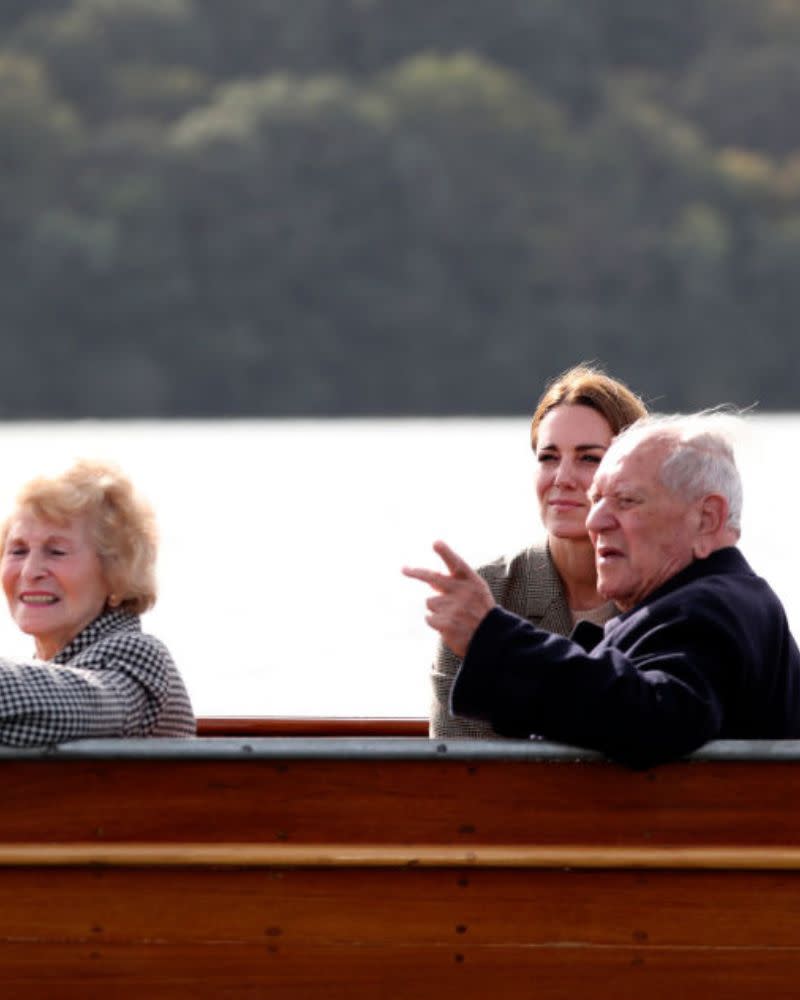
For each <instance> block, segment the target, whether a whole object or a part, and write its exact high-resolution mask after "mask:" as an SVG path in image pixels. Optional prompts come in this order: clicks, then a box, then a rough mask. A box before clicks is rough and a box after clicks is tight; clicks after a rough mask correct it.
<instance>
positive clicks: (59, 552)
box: [0, 509, 109, 660]
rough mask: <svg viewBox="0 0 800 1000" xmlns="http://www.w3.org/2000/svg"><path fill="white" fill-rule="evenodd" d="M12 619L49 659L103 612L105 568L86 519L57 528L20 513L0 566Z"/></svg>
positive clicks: (32, 515) (13, 523)
mask: <svg viewBox="0 0 800 1000" xmlns="http://www.w3.org/2000/svg"><path fill="white" fill-rule="evenodd" d="M0 575H2V580H3V590H4V591H5V595H6V600H7V601H8V606H9V610H10V611H11V616H12V618H13V619H14V621H15V622H16V623H17V625H18V626H19V628H20V629H21V630H22V631H23V632H25V633H27V634H28V635H32V636H33V637H34V639H35V641H36V652H37V655H38V656H40V657H41V658H42V659H47V660H49V659H51V658H52V657H53V656H55V654H56V653H57V652H58V651H59V650H60V649H63V648H64V646H66V645H67V644H68V643H69V642H70V641H71V640H72V639H74V638H75V636H76V635H77V634H78V633H79V632H81V631H82V630H83V629H84V628H85V627H86V626H87V625H88V624H89V623H90V622H91V621H93V620H94V619H95V618H96V617H97V616H98V615H99V614H100V612H101V611H102V610H103V608H104V607H105V605H106V600H107V598H108V591H109V588H108V585H107V583H106V579H105V574H104V573H103V567H102V564H101V562H100V557H99V556H98V554H97V552H96V550H95V548H94V545H93V544H92V541H91V539H90V536H89V526H88V523H87V521H86V519H85V518H83V517H76V518H72V519H71V520H69V521H67V522H66V523H65V524H55V523H53V522H51V521H46V520H43V519H42V518H39V517H36V515H35V514H33V513H32V512H31V511H29V510H25V509H22V510H19V511H17V513H16V514H15V515H14V516H13V517H12V519H11V523H10V525H9V530H8V534H7V536H6V544H5V548H4V549H3V553H2V559H1V560H0Z"/></svg>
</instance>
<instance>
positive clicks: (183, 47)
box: [0, 0, 800, 417]
mask: <svg viewBox="0 0 800 1000" xmlns="http://www.w3.org/2000/svg"><path fill="white" fill-rule="evenodd" d="M0 7H2V9H0V27H2V28H3V35H2V38H3V44H2V46H0V261H1V262H2V267H0V303H1V304H2V318H3V326H2V344H3V348H4V359H5V362H6V363H5V365H3V366H2V368H0V389H1V390H2V391H0V416H5V417H43V416H81V415H121V416H135V415H152V416H166V415H180V416H183V415H218V414H240V415H251V414H252V415H303V414H309V415H315V414H318V415H321V414H386V413H393V414H410V413H435V414H446V413H517V412H525V411H528V410H530V408H531V406H532V404H533V401H534V400H535V398H536V396H537V395H538V393H539V392H540V390H541V388H542V385H543V383H544V382H545V380H546V379H547V378H548V377H550V376H552V375H553V374H555V373H556V372H557V371H559V370H561V369H563V368H565V367H567V366H568V365H570V364H573V363H575V362H576V361H578V360H581V359H596V360H599V361H601V362H603V363H605V364H606V365H607V367H608V368H609V369H610V370H611V371H613V372H614V373H615V374H619V375H621V376H622V377H624V378H627V379H628V380H630V382H631V383H632V384H633V385H634V386H635V387H636V388H637V389H638V390H640V391H641V392H642V394H643V395H645V396H646V397H647V398H649V399H651V400H653V401H654V402H655V403H656V405H657V406H659V407H661V408H665V409H675V408H688V407H699V406H708V405H713V404H715V403H719V402H722V401H730V402H735V403H739V404H742V405H748V404H751V403H753V402H755V401H758V402H760V403H761V405H762V406H763V407H764V408H769V407H774V408H778V407H780V408H797V406H798V399H797V396H796V393H795V382H796V375H795V372H796V370H797V366H798V361H800V358H799V357H798V355H799V354H800V338H798V337H797V336H796V335H795V334H794V332H793V325H794V317H795V315H796V314H797V312H798V308H800V281H798V278H797V275H798V272H799V271H800V133H798V131H797V127H796V124H795V119H796V111H795V109H796V107H797V106H798V101H799V100H800V70H799V69H798V67H800V3H796V2H789V0H761V2H760V3H758V4H755V3H752V2H751V0H675V2H673V3H672V4H668V5H663V4H662V5H655V4H652V3H647V2H642V0H570V2H564V0H471V2H464V0H441V2H438V3H433V4H431V3H430V2H429V0H425V2H422V0H402V2H401V0H294V2H292V3H288V2H286V0H224V2H222V0H73V2H67V0H64V2H60V3H59V2H55V0H53V2H50V3H47V2H38V3H34V2H32V0H27V2H26V3H25V4H19V3H6V4H3V5H0ZM795 298H797V299H798V302H795Z"/></svg>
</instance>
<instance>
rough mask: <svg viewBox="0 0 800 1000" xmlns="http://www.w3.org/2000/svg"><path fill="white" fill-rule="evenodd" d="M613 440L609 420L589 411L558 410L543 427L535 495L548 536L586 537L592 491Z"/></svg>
mask: <svg viewBox="0 0 800 1000" xmlns="http://www.w3.org/2000/svg"><path fill="white" fill-rule="evenodd" d="M611 438H612V434H611V427H610V426H609V425H608V422H607V421H606V418H605V417H604V416H603V415H602V414H601V413H598V411H597V410H593V409H592V408H591V407H590V406H581V405H575V406H567V405H562V406H556V407H555V408H554V409H552V410H550V412H549V413H548V414H547V415H546V416H545V417H544V419H543V420H542V422H541V423H540V424H539V433H538V435H537V439H536V496H537V497H538V500H539V510H540V513H541V517H542V523H543V524H544V526H545V528H546V529H547V533H548V534H549V535H551V536H555V537H557V538H577V539H580V538H586V537H587V534H586V515H587V514H588V513H589V499H588V497H587V490H588V489H589V486H590V484H591V482H592V478H593V477H594V474H595V472H596V471H597V467H598V465H599V464H600V459H601V458H602V457H603V455H604V454H605V452H606V449H607V448H608V446H609V444H610V443H611Z"/></svg>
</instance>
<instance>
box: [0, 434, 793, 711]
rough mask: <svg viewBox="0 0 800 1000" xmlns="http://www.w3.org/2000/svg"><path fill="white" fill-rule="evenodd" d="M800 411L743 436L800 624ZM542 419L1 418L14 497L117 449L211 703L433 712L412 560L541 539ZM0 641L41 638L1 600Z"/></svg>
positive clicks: (8, 486) (752, 506) (777, 563)
mask: <svg viewBox="0 0 800 1000" xmlns="http://www.w3.org/2000/svg"><path fill="white" fill-rule="evenodd" d="M799 434H800V416H798V415H794V414H792V415H778V416H761V417H751V418H749V419H748V421H747V426H746V428H745V430H744V433H743V436H742V439H741V441H740V443H739V449H738V454H739V461H740V465H741V468H742V474H743V478H744V484H745V513H744V530H743V537H742V543H741V547H742V550H743V551H744V553H745V555H746V556H747V557H748V558H749V559H750V561H751V563H752V564H753V566H754V568H755V569H756V570H757V571H758V572H760V573H762V574H763V575H764V576H766V577H767V578H768V579H769V581H770V582H771V583H772V585H773V587H774V588H775V589H776V590H777V591H778V593H779V594H780V595H781V597H782V598H783V599H784V602H785V604H786V607H787V611H788V613H789V618H790V621H791V622H792V625H793V628H794V630H795V632H796V633H797V634H800V583H798V573H797V568H796V567H797V562H798V555H799V554H800V541H798V536H797V529H796V510H797V501H796V497H797V490H798V487H800V474H799V473H798V472H797V471H796V469H797V464H796V463H795V462H794V461H793V455H794V452H795V448H794V445H795V442H796V441H797V438H798V435H799ZM527 435H528V422H527V419H525V418H520V419H493V420H485V419H480V420H477V419H476V420H471V419H458V420H427V419H426V420H365V421H331V420H328V421H244V422H242V421H231V422H222V421H214V422H135V423H127V422H126V423H122V422H120V423H117V422H102V423H99V422H98V423H95V422H79V423H63V424H62V423H59V424H4V425H0V453H2V455H3V458H4V466H5V468H6V470H7V475H6V478H5V481H4V482H3V483H0V504H2V510H4V511H5V510H6V509H8V506H9V504H10V503H11V501H12V499H13V495H14V492H15V491H16V489H17V488H18V486H19V485H21V483H22V482H24V481H25V479H27V478H29V477H30V476H31V475H34V474H37V473H39V472H42V471H50V470H52V469H54V468H60V467H62V466H63V465H65V464H67V463H68V462H69V461H70V460H71V459H72V458H74V457H77V456H92V457H102V458H110V459H112V460H114V461H116V462H117V463H118V464H119V465H121V466H122V467H123V469H125V470H126V471H127V472H128V473H129V475H130V476H131V477H132V478H133V479H134V481H135V482H136V484H137V485H138V486H139V488H140V489H141V491H142V492H143V493H145V495H146V496H147V497H148V498H149V499H150V501H151V502H152V503H153V505H154V507H155V508H156V511H157V514H158V518H159V523H160V526H161V535H162V548H161V558H160V581H161V596H160V599H159V602H158V605H157V606H156V608H155V609H154V610H153V611H152V612H150V613H149V614H148V615H147V616H146V618H145V627H146V628H148V629H149V630H151V631H153V632H155V633H156V634H158V635H159V636H161V638H163V639H164V640H165V641H166V642H167V643H168V645H169V646H170V648H171V649H172V651H173V654H174V655H175V658H176V660H177V661H178V663H179V665H180V667H181V669H182V671H183V673H184V676H185V677H186V680H187V683H188V686H189V689H190V692H191V694H192V698H193V701H194V704H195V708H196V710H197V712H198V713H199V714H202V715H212V714H219V715H239V714H254V715H273V714H278V715H280V714H290V715H293V714H306V713H308V714H320V715H359V714H364V715H412V716H413V715H426V714H427V708H428V676H427V674H428V669H429V665H430V659H431V653H432V649H433V633H432V632H430V630H429V629H428V628H427V627H426V626H425V624H424V621H423V614H424V597H425V594H424V588H423V587H422V585H420V584H416V583H415V582H414V581H411V580H407V579H405V578H404V577H402V576H401V575H400V567H401V566H402V565H403V564H404V563H422V564H429V563H432V560H433V554H432V553H431V552H430V543H431V542H432V541H433V540H434V539H435V538H439V537H442V538H445V539H446V540H448V541H449V542H450V543H451V544H452V545H453V546H454V547H455V548H456V549H458V550H460V551H461V553H462V554H463V555H464V556H465V557H466V558H467V559H469V560H470V561H471V562H473V563H477V562H482V561H485V560H487V559H490V558H493V557H494V556H496V555H498V554H500V553H501V552H507V551H513V550H515V549H517V548H520V547H521V546H523V545H525V544H528V543H529V542H530V541H532V540H535V539H538V538H540V537H541V529H540V527H539V524H538V516H537V513H536V508H535V504H534V498H533V488H532V472H533V458H532V455H531V453H530V450H529V447H528V436H527ZM0 650H1V651H2V652H3V653H5V654H8V655H13V656H22V657H24V656H27V655H29V654H30V653H31V644H30V641H29V640H28V639H27V638H26V637H24V636H21V635H20V634H19V633H18V632H17V630H16V629H15V627H14V626H13V624H12V623H10V622H9V621H8V620H7V619H6V617H5V615H0Z"/></svg>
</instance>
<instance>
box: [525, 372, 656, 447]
mask: <svg viewBox="0 0 800 1000" xmlns="http://www.w3.org/2000/svg"><path fill="white" fill-rule="evenodd" d="M557 406H588V407H590V408H591V409H592V410H597V412H598V413H599V414H600V415H601V416H603V417H605V419H606V421H607V422H608V425H609V427H610V428H611V433H612V434H619V432H620V431H621V430H622V429H623V428H624V427H627V426H628V425H629V424H632V423H633V422H634V420H638V419H639V418H640V417H644V416H646V414H647V407H646V406H645V404H644V403H643V402H642V400H641V399H640V398H639V397H638V396H637V395H636V393H635V392H632V391H631V390H630V389H629V388H628V387H627V386H626V385H625V383H624V382H620V381H619V380H618V379H615V378H611V376H610V375H606V373H605V372H604V371H602V370H601V369H600V368H595V367H593V366H592V365H588V364H581V365H575V367H574V368H569V369H568V370H567V371H565V372H562V374H561V375H558V376H557V377H556V378H554V379H553V381H552V382H550V383H548V385H547V388H546V389H545V391H544V394H543V396H542V398H541V399H540V400H539V402H538V404H537V406H536V412H535V413H534V414H533V418H532V420H531V447H532V448H533V450H534V451H536V441H537V438H538V436H539V425H540V424H541V422H542V420H544V418H545V417H546V416H547V414H548V413H549V412H550V411H551V410H554V409H555V408H556V407H557Z"/></svg>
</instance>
